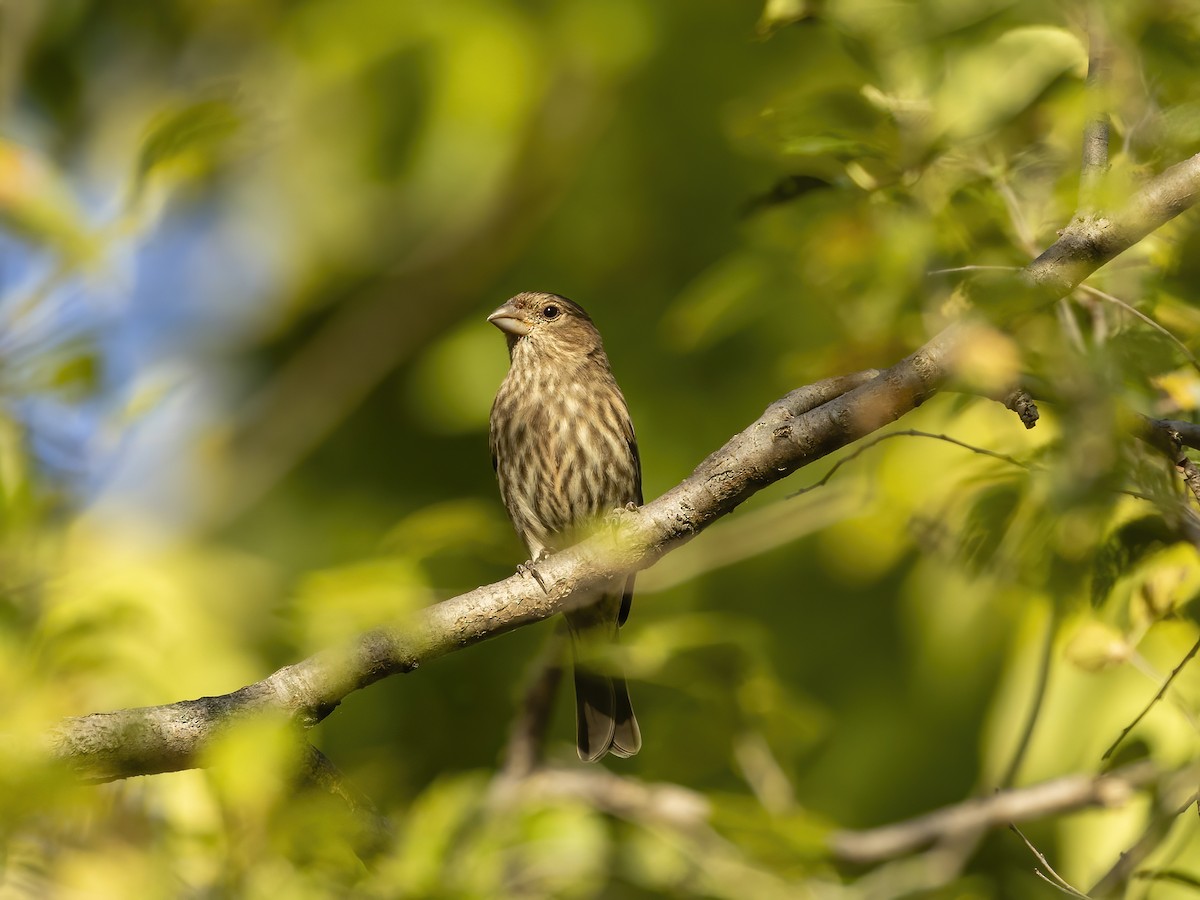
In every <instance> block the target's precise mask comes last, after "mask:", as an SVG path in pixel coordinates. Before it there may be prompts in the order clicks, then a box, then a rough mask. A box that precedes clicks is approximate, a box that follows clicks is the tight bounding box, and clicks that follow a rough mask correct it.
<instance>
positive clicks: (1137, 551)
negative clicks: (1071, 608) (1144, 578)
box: [1091, 516, 1175, 607]
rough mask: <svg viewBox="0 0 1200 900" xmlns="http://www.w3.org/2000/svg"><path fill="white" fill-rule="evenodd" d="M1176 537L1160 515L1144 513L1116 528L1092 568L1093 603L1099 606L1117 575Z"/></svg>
mask: <svg viewBox="0 0 1200 900" xmlns="http://www.w3.org/2000/svg"><path fill="white" fill-rule="evenodd" d="M1174 540H1175V536H1174V534H1172V532H1171V529H1170V528H1169V527H1167V523H1166V522H1165V521H1163V519H1162V518H1161V517H1160V516H1143V517H1142V518H1140V519H1134V520H1133V521H1132V522H1126V523H1125V524H1124V525H1122V526H1121V527H1120V528H1118V529H1116V531H1114V532H1113V533H1112V534H1111V535H1110V536H1109V538H1108V540H1106V541H1105V542H1104V543H1103V544H1101V545H1100V548H1099V550H1098V551H1097V552H1096V559H1095V563H1094V566H1093V571H1092V592H1091V600H1092V606H1094V607H1096V606H1099V605H1100V604H1101V603H1103V602H1104V600H1105V599H1106V598H1107V597H1108V595H1109V592H1111V591H1112V589H1113V585H1115V584H1116V583H1117V579H1118V578H1120V577H1121V576H1122V575H1123V574H1125V573H1126V572H1127V571H1129V569H1130V567H1132V566H1133V565H1134V564H1135V563H1137V562H1138V561H1140V560H1142V559H1144V558H1146V557H1147V556H1148V555H1149V554H1151V553H1152V552H1154V551H1155V550H1159V549H1161V548H1162V547H1165V546H1166V545H1167V544H1169V543H1172V542H1173V541H1174Z"/></svg>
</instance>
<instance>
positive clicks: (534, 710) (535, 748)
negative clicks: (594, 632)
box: [500, 627, 566, 778]
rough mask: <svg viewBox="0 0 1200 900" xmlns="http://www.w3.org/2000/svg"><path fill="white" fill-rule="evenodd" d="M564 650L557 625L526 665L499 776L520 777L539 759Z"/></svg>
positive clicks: (562, 638) (561, 673) (560, 673)
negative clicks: (527, 670)
mask: <svg viewBox="0 0 1200 900" xmlns="http://www.w3.org/2000/svg"><path fill="white" fill-rule="evenodd" d="M565 652H566V635H565V633H564V629H563V628H561V627H559V628H556V629H555V630H554V634H553V635H551V636H550V640H549V641H547V642H546V646H545V649H544V650H543V651H542V653H541V654H540V655H539V656H538V657H537V659H535V660H534V661H533V664H532V665H531V666H530V674H529V679H528V684H527V686H526V688H525V692H524V695H523V696H522V698H521V708H520V710H519V711H518V713H517V716H516V718H515V719H514V720H513V725H512V731H511V732H510V733H509V737H508V746H507V747H506V748H505V750H504V764H503V765H502V766H501V768H500V775H501V776H504V777H509V778H522V777H524V776H526V775H529V774H530V773H531V772H533V770H534V769H536V768H537V767H538V765H539V764H540V763H541V761H542V744H543V742H544V740H545V737H546V727H547V726H548V725H549V724H550V715H551V713H552V712H553V711H554V698H555V697H556V696H558V687H559V685H560V684H561V683H562V676H563V654H564V653H565Z"/></svg>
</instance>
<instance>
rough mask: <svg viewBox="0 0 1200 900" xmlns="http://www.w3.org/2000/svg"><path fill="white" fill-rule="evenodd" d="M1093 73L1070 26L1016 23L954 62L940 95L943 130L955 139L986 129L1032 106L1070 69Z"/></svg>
mask: <svg viewBox="0 0 1200 900" xmlns="http://www.w3.org/2000/svg"><path fill="white" fill-rule="evenodd" d="M1068 73H1069V74H1071V75H1073V76H1075V77H1078V78H1082V77H1084V76H1085V75H1086V74H1087V50H1086V49H1085V48H1084V46H1083V44H1082V42H1081V41H1080V40H1079V38H1078V37H1077V36H1076V35H1074V34H1072V33H1071V32H1070V31H1067V30H1066V29H1065V28H1054V27H1051V26H1049V25H1033V26H1028V27H1024V28H1014V29H1012V30H1011V31H1008V32H1006V33H1005V34H1003V35H1001V36H1000V38H998V39H997V40H994V41H988V42H986V43H984V44H983V45H981V46H976V47H974V48H972V49H971V50H970V51H968V52H967V53H964V54H963V55H962V56H960V57H959V58H958V59H956V60H952V61H951V62H950V64H949V66H948V69H947V73H946V78H945V80H944V81H943V83H942V86H941V88H940V89H939V90H938V92H937V96H936V98H935V101H936V102H935V108H936V117H937V122H938V127H939V130H940V132H941V133H942V134H944V135H946V136H947V137H949V138H951V139H961V138H967V137H974V136H976V135H980V134H984V133H985V132H988V131H991V130H992V129H994V128H996V127H998V126H1000V125H1002V124H1004V123H1005V122H1007V121H1009V120H1010V119H1012V118H1013V117H1014V116H1016V115H1018V114H1019V113H1020V112H1022V111H1023V110H1024V109H1026V108H1027V107H1028V106H1029V105H1030V104H1031V103H1032V102H1033V101H1034V100H1036V99H1037V97H1038V96H1039V95H1040V94H1041V93H1042V92H1043V91H1044V90H1046V88H1047V87H1049V86H1050V84H1051V83H1052V82H1053V81H1054V80H1055V79H1057V78H1059V77H1060V76H1062V75H1064V74H1068Z"/></svg>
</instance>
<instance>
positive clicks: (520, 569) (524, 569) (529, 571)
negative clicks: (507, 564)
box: [517, 556, 550, 594]
mask: <svg viewBox="0 0 1200 900" xmlns="http://www.w3.org/2000/svg"><path fill="white" fill-rule="evenodd" d="M544 558H545V557H544V556H543V557H542V559H544ZM517 574H518V575H523V576H524V577H526V578H529V577H530V576H532V577H533V580H534V581H536V582H537V583H538V587H540V588H541V589H542V593H543V594H549V593H550V591H549V590H548V589H547V588H546V582H545V581H543V580H542V573H541V572H539V571H538V570H537V569H536V568H535V567H534V565H533V560H532V559H527V560H525V562H523V563H521V564H520V565H518V566H517Z"/></svg>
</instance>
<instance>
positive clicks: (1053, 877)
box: [1008, 825, 1091, 900]
mask: <svg viewBox="0 0 1200 900" xmlns="http://www.w3.org/2000/svg"><path fill="white" fill-rule="evenodd" d="M1008 827H1009V828H1010V829H1011V830H1012V831H1014V832H1015V833H1016V835H1017V837H1019V838H1020V839H1021V840H1022V841H1024V842H1025V846H1026V847H1028V848H1029V852H1030V853H1032V854H1033V855H1034V856H1035V857H1036V858H1037V861H1038V862H1040V863H1041V864H1042V865H1043V866H1045V867H1046V872H1049V873H1050V874H1049V877H1047V875H1046V874H1045V873H1044V872H1042V871H1041V870H1040V869H1034V870H1033V871H1034V874H1035V875H1037V876H1038V878H1040V879H1042V880H1043V881H1044V882H1046V883H1047V884H1049V885H1051V886H1053V887H1056V888H1058V889H1059V890H1060V891H1062V892H1063V893H1064V894H1068V895H1069V896H1072V897H1077V898H1079V900H1091V898H1090V897H1088V895H1087V894H1085V893H1083V892H1082V891H1080V890H1079V889H1077V888H1076V887H1074V886H1073V885H1072V884H1071V883H1070V882H1069V881H1067V879H1065V878H1063V877H1062V876H1061V875H1059V874H1058V873H1057V872H1056V871H1054V866H1052V865H1050V860H1048V859H1046V854H1044V853H1043V852H1042V851H1041V850H1039V849H1038V848H1037V847H1035V846H1034V845H1033V842H1032V841H1030V840H1029V838H1027V837H1025V832H1023V831H1021V829H1020V828H1018V827H1017V826H1016V825H1009V826H1008Z"/></svg>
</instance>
